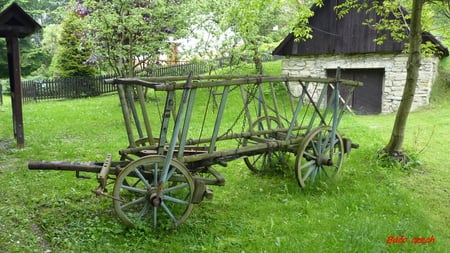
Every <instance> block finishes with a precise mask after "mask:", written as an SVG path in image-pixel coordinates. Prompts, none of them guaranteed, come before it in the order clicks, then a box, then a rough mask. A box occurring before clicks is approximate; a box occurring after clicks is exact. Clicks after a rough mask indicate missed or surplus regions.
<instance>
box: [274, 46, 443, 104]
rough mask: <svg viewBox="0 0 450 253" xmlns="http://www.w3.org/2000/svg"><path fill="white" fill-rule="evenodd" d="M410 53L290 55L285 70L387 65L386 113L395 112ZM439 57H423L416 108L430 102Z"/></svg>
mask: <svg viewBox="0 0 450 253" xmlns="http://www.w3.org/2000/svg"><path fill="white" fill-rule="evenodd" d="M407 60H408V56H407V55H406V54H359V55H321V56H318V55H316V56H301V57H298V56H289V57H286V58H285V59H284V60H283V66H282V72H283V74H286V75H287V74H289V75H291V76H303V77H321V78H325V77H326V70H327V69H336V68H337V67H340V68H343V69H384V71H385V72H384V80H383V88H382V90H383V97H382V99H381V101H382V102H381V103H382V106H381V110H382V113H391V112H395V111H396V110H397V108H398V106H399V104H400V101H401V97H402V93H403V86H404V85H405V80H406V62H407ZM438 62H439V58H437V57H427V58H423V59H422V65H421V67H420V70H419V80H418V86H417V88H416V95H415V98H414V102H413V105H412V110H414V109H416V108H418V107H420V106H423V105H427V104H428V103H429V100H430V92H431V86H432V84H433V82H434V79H435V77H436V74H437V69H438Z"/></svg>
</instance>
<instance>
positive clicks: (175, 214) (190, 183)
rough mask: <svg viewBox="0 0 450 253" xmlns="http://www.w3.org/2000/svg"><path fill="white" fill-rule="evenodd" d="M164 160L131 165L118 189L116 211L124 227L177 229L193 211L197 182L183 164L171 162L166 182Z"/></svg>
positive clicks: (149, 159)
mask: <svg viewBox="0 0 450 253" xmlns="http://www.w3.org/2000/svg"><path fill="white" fill-rule="evenodd" d="M164 161H165V157H164V156H159V155H155V156H145V157H141V158H139V159H136V160H134V161H132V162H130V163H129V164H128V165H127V166H126V167H125V169H124V170H123V171H122V172H121V173H120V174H119V175H118V176H117V179H116V182H115V185H114V193H113V196H114V199H113V202H114V210H115V211H116V214H117V215H118V217H119V218H120V220H121V221H122V223H123V224H125V225H126V226H128V227H135V226H136V225H139V224H144V225H145V224H152V226H153V227H154V228H156V227H176V226H178V225H180V224H182V223H183V222H184V221H185V220H186V219H187V217H188V216H189V214H190V213H191V211H192V207H193V204H192V197H193V194H194V180H193V178H192V176H191V174H190V172H189V171H188V170H187V168H186V167H185V166H184V164H182V163H181V162H179V161H177V160H173V159H172V160H171V161H170V165H169V169H168V173H167V177H166V179H163V178H162V176H163V175H162V169H163V167H164Z"/></svg>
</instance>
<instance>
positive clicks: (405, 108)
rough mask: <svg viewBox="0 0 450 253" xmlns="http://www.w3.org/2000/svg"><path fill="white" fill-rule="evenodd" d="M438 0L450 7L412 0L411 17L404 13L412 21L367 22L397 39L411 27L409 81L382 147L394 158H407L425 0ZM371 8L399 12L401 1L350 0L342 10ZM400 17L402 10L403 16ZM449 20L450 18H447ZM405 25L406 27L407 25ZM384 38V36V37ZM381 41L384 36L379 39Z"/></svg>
mask: <svg viewBox="0 0 450 253" xmlns="http://www.w3.org/2000/svg"><path fill="white" fill-rule="evenodd" d="M427 2H429V3H437V4H441V6H444V5H445V6H446V7H447V8H448V7H450V1H449V0H441V1H438V0H435V1H432V0H413V1H412V11H411V14H410V15H408V17H403V18H404V19H405V20H406V19H409V20H410V21H409V24H407V23H406V22H404V20H403V19H396V20H392V19H388V18H387V16H385V17H386V18H385V19H381V21H380V22H379V23H371V21H370V20H369V22H368V24H369V25H370V24H372V25H373V26H374V27H375V28H376V29H377V30H387V31H390V34H391V36H392V37H393V38H394V39H395V38H397V39H399V40H401V39H403V35H404V34H405V31H408V62H407V69H406V73H407V74H406V82H405V86H404V90H403V95H402V100H401V102H400V106H399V108H398V111H397V114H396V118H395V122H394V126H393V129H392V133H391V138H390V140H389V142H388V144H387V145H386V146H385V147H384V148H383V151H384V152H385V153H386V154H387V155H388V156H389V157H392V158H396V159H398V160H400V161H401V162H407V155H406V154H405V153H404V150H403V141H404V134H405V131H406V123H407V120H408V116H409V112H410V110H411V106H412V103H413V100H414V95H415V90H416V86H417V80H418V74H419V67H420V61H421V55H422V50H421V44H422V30H423V29H422V27H423V24H424V23H425V21H426V20H424V19H423V16H424V6H425V3H427ZM355 7H356V8H369V9H373V10H375V11H376V12H377V14H379V15H389V14H390V13H392V12H394V13H395V12H398V10H399V2H398V1H388V0H384V1H358V0H349V1H346V2H345V3H344V4H343V5H342V6H341V8H342V9H341V10H344V13H345V11H346V10H348V9H349V8H355ZM399 17H401V14H400V16H399ZM447 22H448V20H447ZM405 26H406V27H405ZM381 39H383V38H381ZM379 42H380V43H382V40H380V41H379Z"/></svg>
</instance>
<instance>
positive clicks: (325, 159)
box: [316, 154, 333, 166]
mask: <svg viewBox="0 0 450 253" xmlns="http://www.w3.org/2000/svg"><path fill="white" fill-rule="evenodd" d="M316 163H317V165H319V166H320V165H326V166H333V159H330V157H329V156H328V155H325V154H321V155H319V157H318V158H317V160H316Z"/></svg>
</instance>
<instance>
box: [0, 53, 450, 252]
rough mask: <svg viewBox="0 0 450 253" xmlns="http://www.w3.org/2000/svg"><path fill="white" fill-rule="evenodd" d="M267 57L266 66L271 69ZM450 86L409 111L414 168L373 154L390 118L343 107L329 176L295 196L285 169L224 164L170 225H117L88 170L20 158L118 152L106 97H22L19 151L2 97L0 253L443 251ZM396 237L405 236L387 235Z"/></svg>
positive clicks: (449, 216)
mask: <svg viewBox="0 0 450 253" xmlns="http://www.w3.org/2000/svg"><path fill="white" fill-rule="evenodd" d="M448 62H449V61H448V60H447V61H446V62H445V63H444V67H445V68H446V69H449V68H448V67H449V65H448ZM273 64H274V66H273V67H267V68H266V69H272V68H274V69H275V71H274V72H276V71H277V70H276V69H277V68H278V69H279V65H277V63H273ZM278 64H279V62H278ZM445 64H446V65H445ZM447 73H448V72H447ZM444 79H445V78H444ZM449 85H450V84H448V83H445V82H444V81H442V82H440V83H439V84H438V85H437V86H436V87H435V91H434V93H433V100H432V103H431V105H430V106H427V107H424V108H422V109H420V110H418V111H416V112H413V113H411V115H410V118H409V121H408V126H407V133H406V136H405V148H406V150H407V151H408V152H409V153H410V154H413V155H414V157H417V158H418V161H419V162H420V165H419V166H416V167H412V168H406V169H401V168H398V167H395V166H390V167H382V166H381V165H380V164H379V162H377V160H376V154H377V151H378V150H379V149H380V148H382V147H383V146H384V145H385V144H386V143H387V141H388V139H389V136H390V132H391V127H392V125H393V122H394V116H395V115H379V116H352V115H350V114H347V115H346V116H345V117H344V120H343V121H342V123H341V125H340V132H342V133H343V134H344V135H345V136H346V137H349V138H351V139H352V140H353V141H354V142H356V143H359V144H360V148H359V149H357V150H352V153H351V154H350V155H349V156H348V157H346V159H345V161H344V165H343V169H342V173H341V175H340V177H339V178H338V179H337V180H336V181H335V182H334V183H333V184H331V185H327V186H324V187H321V188H319V189H315V190H312V191H309V192H303V191H302V190H301V189H300V188H299V187H298V185H297V182H296V180H295V174H294V171H283V172H280V173H277V174H271V175H262V176H257V175H255V174H253V173H251V172H250V171H249V170H248V169H247V168H246V166H245V164H244V162H243V161H242V160H237V161H234V162H230V163H229V165H228V167H226V168H223V167H217V168H216V169H217V170H219V171H220V172H221V173H222V174H223V175H224V177H225V179H226V180H227V183H226V185H225V186H223V187H214V188H213V190H214V199H213V200H205V201H204V202H202V203H201V204H199V205H196V206H195V207H194V210H193V212H192V214H191V215H190V216H189V218H188V219H187V221H186V222H185V223H184V224H182V225H181V226H180V227H179V228H177V229H176V230H163V229H160V230H153V229H150V228H141V229H127V228H125V227H124V226H123V225H122V224H121V223H120V221H119V220H118V219H117V218H116V217H115V215H114V213H113V207H112V201H111V200H110V199H107V198H98V197H96V196H95V195H94V194H92V193H91V190H94V189H95V188H96V187H97V185H98V184H97V182H96V178H95V177H96V175H94V174H93V175H88V176H91V179H89V180H84V179H76V178H75V173H72V172H59V171H30V170H28V169H27V163H28V161H30V160H52V161H53V160H66V161H94V160H96V161H101V160H103V159H104V157H105V155H106V154H107V153H112V154H113V159H115V160H117V159H119V156H118V154H117V151H118V150H119V149H121V148H124V147H126V146H127V143H128V142H127V137H126V133H125V129H124V127H123V123H122V121H123V119H122V116H121V109H120V106H119V100H118V97H117V95H108V96H102V97H97V98H88V99H80V100H65V101H44V102H39V103H32V104H26V105H24V108H23V110H24V126H25V137H26V138H25V148H24V149H20V150H19V149H15V144H14V142H13V141H12V140H11V136H12V123H11V106H10V104H9V102H8V101H9V97H7V98H5V99H4V100H5V102H7V103H6V104H5V105H2V106H0V122H1V128H0V183H1V196H0V252H283V253H284V252H448V249H449V248H450V201H449V200H450V180H449V179H450V174H449V173H448V169H449V168H450V160H449V159H448V154H449V153H450V148H449V146H450V145H449V141H448V137H449V134H448V132H449V130H450V127H449V126H450V119H449V117H448V115H449V114H450V103H449V102H448V99H447V98H448V95H449V94H450V92H449V89H448V87H449ZM395 237H397V239H401V238H407V239H406V242H405V243H392V244H389V243H387V242H391V241H392V240H393V239H394V238H395ZM414 238H432V240H433V241H432V242H430V243H421V244H414V243H413V239H414Z"/></svg>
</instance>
